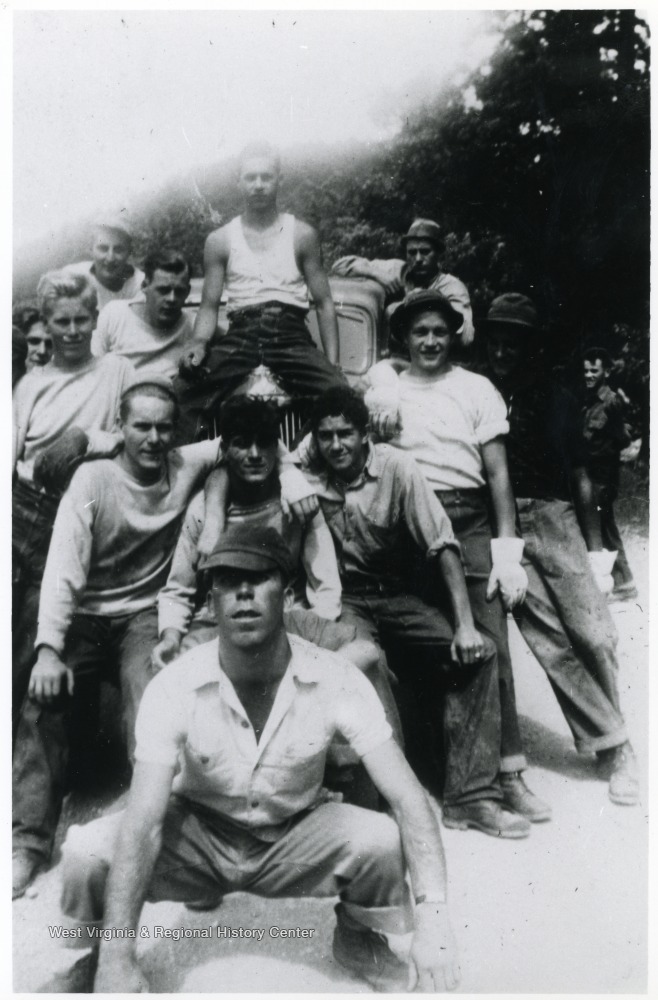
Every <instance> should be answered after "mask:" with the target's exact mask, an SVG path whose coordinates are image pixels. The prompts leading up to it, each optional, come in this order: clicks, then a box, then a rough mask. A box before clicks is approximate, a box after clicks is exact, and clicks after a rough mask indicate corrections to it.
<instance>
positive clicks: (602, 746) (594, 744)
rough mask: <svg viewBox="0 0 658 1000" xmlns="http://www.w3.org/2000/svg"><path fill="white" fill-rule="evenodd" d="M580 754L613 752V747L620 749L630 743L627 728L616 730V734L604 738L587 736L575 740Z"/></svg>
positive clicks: (607, 734)
mask: <svg viewBox="0 0 658 1000" xmlns="http://www.w3.org/2000/svg"><path fill="white" fill-rule="evenodd" d="M574 741H575V744H576V750H577V751H578V753H597V752H598V751H600V750H612V748H613V747H620V746H622V745H623V744H624V743H627V742H628V733H627V732H626V726H622V727H621V729H617V730H615V732H614V733H605V734H604V735H603V736H587V737H581V738H580V739H574Z"/></svg>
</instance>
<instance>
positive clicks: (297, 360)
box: [179, 145, 344, 414]
mask: <svg viewBox="0 0 658 1000" xmlns="http://www.w3.org/2000/svg"><path fill="white" fill-rule="evenodd" d="M280 182H281V168H280V162H279V156H278V154H277V153H276V152H275V151H274V150H273V149H272V147H270V146H267V145H255V146H251V147H248V148H247V149H245V150H243V152H242V153H241V155H240V162H239V179H238V187H239V189H240V193H241V194H242V197H243V199H244V203H245V211H244V213H243V214H242V215H239V216H237V218H235V219H233V220H232V221H231V222H229V223H228V225H226V226H222V228H221V229H218V230H216V231H215V232H214V233H211V234H210V236H209V237H208V239H207V240H206V247H205V253H204V266H205V279H204V283H203V298H202V300H201V307H200V308H199V312H198V314H197V318H196V322H195V325H194V344H193V345H192V349H191V350H190V351H189V353H188V355H187V357H185V358H184V359H183V363H182V366H181V374H182V375H183V376H185V377H186V378H187V379H190V378H196V384H194V385H190V384H189V383H187V382H183V383H182V385H181V387H180V388H179V394H180V398H181V403H182V405H183V408H184V409H189V410H190V413H194V414H201V413H203V412H204V411H206V410H208V409H209V408H212V407H213V406H214V404H215V403H216V402H217V401H220V402H223V401H224V400H225V399H226V398H227V397H228V396H229V395H230V394H231V393H232V392H233V390H234V389H236V388H237V387H238V385H240V383H241V382H243V381H244V379H245V378H246V377H247V375H248V374H249V373H250V372H251V371H252V370H253V369H254V368H256V367H257V366H258V365H260V364H265V365H267V366H268V368H270V369H271V370H272V371H273V372H274V374H275V375H277V376H278V377H279V379H280V381H281V383H282V385H283V388H284V389H285V390H286V391H288V392H290V393H291V394H293V395H298V396H299V395H301V396H304V395H305V396H317V395H318V393H320V392H323V391H324V390H325V389H326V388H328V387H329V386H332V385H336V384H340V383H343V382H344V380H343V378H342V375H341V374H340V371H339V370H338V369H337V368H336V367H335V365H336V363H337V361H338V327H337V324H336V312H335V309H334V304H333V301H332V298H331V292H330V289H329V282H328V281H327V277H326V274H325V272H324V268H323V266H322V256H321V252H320V244H319V241H318V235H317V233H316V232H315V230H314V229H312V228H311V227H310V226H308V225H307V224H306V223H305V222H301V221H300V220H299V219H295V218H294V216H292V215H288V214H286V213H284V214H281V213H280V212H279V208H278V206H277V194H278V190H279V184H280ZM224 291H226V293H227V295H228V319H229V328H228V332H227V333H226V334H225V335H224V336H223V337H221V339H220V340H219V343H218V344H217V347H216V349H215V350H214V351H213V352H212V357H211V359H210V368H211V371H209V372H208V371H206V370H205V369H204V368H203V367H202V365H203V361H204V359H205V357H206V353H207V349H208V343H209V341H210V339H211V338H212V337H214V336H215V333H216V331H217V315H218V310H219V306H220V301H221V297H222V293H223V292H224ZM309 294H310V295H311V297H312V298H313V302H314V304H315V309H316V313H317V317H318V325H319V328H320V337H321V339H322V345H323V347H324V352H325V353H324V354H323V353H322V351H319V350H318V349H317V348H316V347H315V345H314V344H313V341H312V340H311V336H310V334H309V332H308V329H307V326H306V317H307V315H308V310H309Z"/></svg>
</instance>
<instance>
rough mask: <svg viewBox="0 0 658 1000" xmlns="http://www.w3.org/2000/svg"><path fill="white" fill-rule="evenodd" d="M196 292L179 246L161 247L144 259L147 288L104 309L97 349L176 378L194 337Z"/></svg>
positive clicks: (145, 368)
mask: <svg viewBox="0 0 658 1000" xmlns="http://www.w3.org/2000/svg"><path fill="white" fill-rule="evenodd" d="M189 293H190V269H189V266H188V263H187V261H186V260H185V258H184V257H183V255H182V254H180V253H178V251H177V250H168V249H166V248H165V249H161V250H155V251H153V253H150V254H149V255H148V257H147V258H146V260H145V261H144V281H143V284H142V294H141V295H140V296H139V298H137V299H133V300H132V301H130V302H110V303H108V305H106V306H105V308H104V309H103V310H101V314H100V316H99V317H98V326H97V327H96V333H95V336H94V342H93V350H94V354H97V355H102V354H107V353H109V352H113V353H114V354H121V355H123V357H125V358H128V359H129V360H130V361H132V363H133V365H134V366H135V368H137V369H139V370H142V371H144V372H153V373H156V374H158V375H163V376H164V377H165V378H169V379H172V380H173V378H174V377H175V376H176V374H177V373H178V363H179V361H180V359H181V357H183V355H184V353H185V351H186V350H187V349H188V347H189V344H190V341H191V339H192V321H191V319H190V317H189V316H188V315H187V314H185V313H183V306H184V305H185V300H186V298H187V296H188V295H189Z"/></svg>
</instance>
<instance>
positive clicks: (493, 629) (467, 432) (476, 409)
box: [366, 289, 551, 823]
mask: <svg viewBox="0 0 658 1000" xmlns="http://www.w3.org/2000/svg"><path fill="white" fill-rule="evenodd" d="M459 323H460V316H459V314H458V313H457V311H456V310H455V309H454V308H453V306H452V304H451V303H450V302H448V300H447V299H446V298H444V296H442V295H441V294H440V293H439V292H436V291H434V290H431V289H427V290H424V291H420V290H417V291H415V292H411V293H410V294H409V295H407V297H406V298H405V300H404V302H403V303H402V304H401V306H400V307H399V309H398V310H397V312H396V313H395V315H394V317H393V324H392V336H394V338H395V339H396V341H397V342H398V343H399V344H400V345H401V346H404V347H406V349H407V350H408V353H409V357H410V359H411V364H410V367H409V369H408V370H407V371H405V372H402V373H401V374H400V375H396V374H395V372H393V370H392V369H391V367H390V366H389V365H387V364H386V362H380V364H378V365H375V366H374V368H372V369H371V370H370V372H369V373H368V379H369V381H370V383H371V385H372V386H373V388H371V389H370V390H369V391H368V393H367V394H366V403H367V404H368V406H369V409H370V411H371V414H372V422H373V426H374V427H375V428H376V429H379V430H380V431H382V432H383V435H384V436H385V437H386V438H387V439H388V440H390V444H392V445H393V446H394V447H395V448H399V449H401V450H403V451H406V452H407V453H408V454H410V455H411V456H413V458H414V459H415V460H416V462H417V463H418V465H419V466H420V468H421V469H422V471H423V473H424V474H425V478H426V479H427V480H428V482H429V483H430V485H431V487H432V489H433V490H434V491H435V493H436V496H437V497H438V499H439V500H440V501H441V504H442V506H443V507H444V509H445V511H446V513H447V514H448V516H449V518H450V521H451V523H452V527H453V531H454V532H455V535H456V537H457V539H458V541H459V543H460V545H461V549H462V556H463V559H464V572H465V575H466V582H467V586H468V594H469V599H470V602H471V608H472V610H473V618H474V619H475V623H476V626H477V628H478V629H480V631H482V632H483V633H484V634H485V635H488V636H489V637H490V638H491V640H492V641H493V642H494V644H495V646H496V650H497V652H498V669H499V675H500V707H501V720H502V742H501V762H500V769H501V775H500V781H501V787H502V791H503V798H504V801H505V803H506V804H507V806H508V807H509V808H510V809H513V810H514V811H515V812H518V813H520V814H521V815H523V816H525V817H526V818H527V819H529V820H530V821H531V822H542V821H544V820H547V819H549V817H550V814H551V811H550V808H549V807H548V806H547V805H546V803H544V802H542V801H541V800H540V799H538V798H537V796H535V795H533V793H532V792H531V791H530V790H529V789H528V788H527V786H526V784H525V782H524V780H523V778H522V776H521V771H522V770H523V769H524V768H525V767H526V760H525V756H524V753H523V744H522V740H521V733H520V728H519V721H518V717H517V711H516V698H515V693H514V677H513V674H512V663H511V658H510V653H509V645H508V639H507V624H506V620H505V611H506V610H510V609H511V608H513V607H515V606H516V605H517V604H518V603H520V602H521V601H522V600H523V597H524V594H525V586H526V583H527V581H526V578H525V573H524V571H523V569H522V567H521V556H522V552H523V542H522V541H521V540H520V539H518V538H516V537H515V536H516V527H515V508H514V496H513V494H512V487H511V485H510V479H509V474H508V471H507V457H506V453H505V436H506V434H507V432H508V430H509V427H508V424H507V419H506V416H507V414H506V407H505V403H504V400H503V399H502V397H501V396H500V393H499V392H498V391H497V390H496V389H495V388H494V386H493V385H492V384H491V382H490V381H489V380H488V379H487V378H484V377H483V376H482V375H477V374H475V373H473V372H470V371H466V369H464V368H461V367H459V366H456V365H453V364H452V363H451V353H452V349H453V345H454V342H455V338H456V335H457V331H458V329H459ZM466 819H467V821H468V822H469V823H470V819H468V817H467V818H466Z"/></svg>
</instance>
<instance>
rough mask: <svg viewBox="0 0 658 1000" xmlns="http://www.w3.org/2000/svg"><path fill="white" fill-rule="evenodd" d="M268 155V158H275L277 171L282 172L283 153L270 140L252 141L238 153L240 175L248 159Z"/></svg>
mask: <svg viewBox="0 0 658 1000" xmlns="http://www.w3.org/2000/svg"><path fill="white" fill-rule="evenodd" d="M265 156H266V157H267V158H268V160H273V161H274V165H275V167H276V172H277V173H278V174H280V173H281V154H280V153H279V150H278V149H276V147H275V146H272V144H271V143H269V142H250V143H249V144H248V145H247V146H245V147H244V149H241V150H240V153H239V154H238V176H240V174H241V173H242V167H243V166H244V164H245V162H246V161H247V160H253V159H255V158H256V157H259V158H260V157H265Z"/></svg>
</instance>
